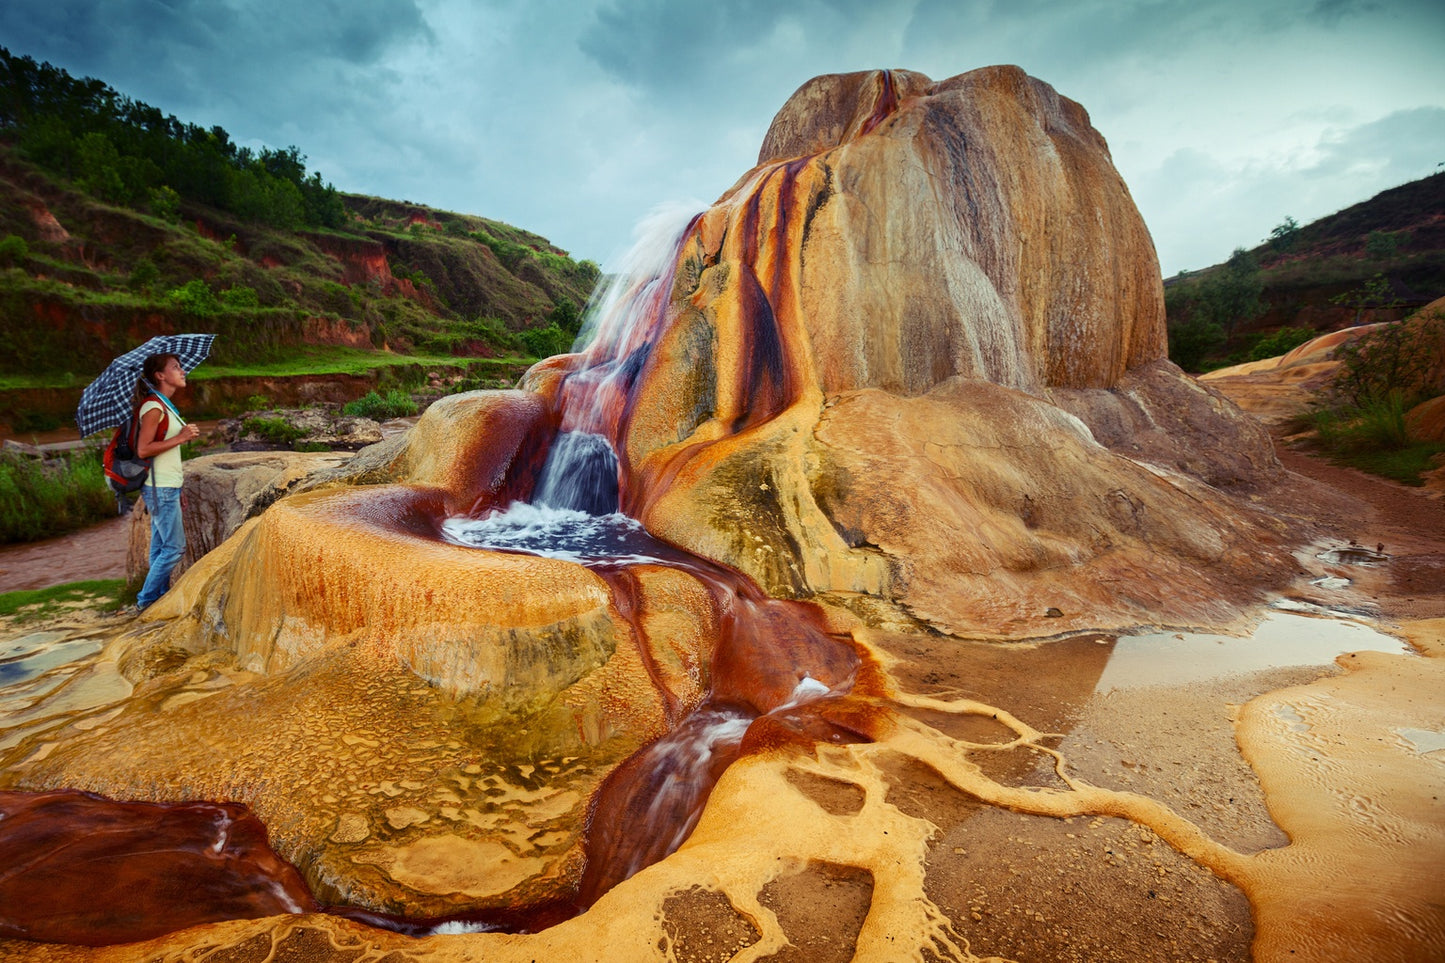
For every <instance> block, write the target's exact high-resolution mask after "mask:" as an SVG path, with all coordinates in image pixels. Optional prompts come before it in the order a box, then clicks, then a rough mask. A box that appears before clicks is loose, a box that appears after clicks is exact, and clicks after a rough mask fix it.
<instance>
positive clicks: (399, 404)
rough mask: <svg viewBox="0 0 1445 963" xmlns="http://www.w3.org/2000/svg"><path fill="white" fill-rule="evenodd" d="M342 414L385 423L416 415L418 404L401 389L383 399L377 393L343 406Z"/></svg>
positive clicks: (391, 392) (394, 390)
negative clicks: (389, 420)
mask: <svg viewBox="0 0 1445 963" xmlns="http://www.w3.org/2000/svg"><path fill="white" fill-rule="evenodd" d="M341 411H342V413H344V414H348V415H351V416H352V417H354V418H371V419H373V420H375V421H385V420H386V419H388V418H405V417H406V416H408V415H414V414H416V402H415V401H413V400H412V397H411V395H409V394H407V393H406V392H405V391H402V390H400V389H392V390H391V391H388V392H387V393H386V395H385V397H383V396H382V395H380V394H378V393H377V392H375V391H371V392H368V393H367V394H366V395H365V396H364V397H361V398H358V399H356V400H355V401H352V402H348V403H347V404H346V405H344V406H342V409H341Z"/></svg>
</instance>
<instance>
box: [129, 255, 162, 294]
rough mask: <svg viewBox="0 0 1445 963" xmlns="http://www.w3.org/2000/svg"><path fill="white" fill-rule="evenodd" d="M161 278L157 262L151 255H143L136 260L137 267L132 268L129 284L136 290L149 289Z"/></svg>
mask: <svg viewBox="0 0 1445 963" xmlns="http://www.w3.org/2000/svg"><path fill="white" fill-rule="evenodd" d="M160 279H161V271H160V268H158V267H156V262H155V261H153V260H151V259H150V258H149V257H143V258H141V259H140V260H139V261H137V262H135V267H133V268H131V270H130V281H129V282H128V283H127V286H128V287H129V288H130V289H131V290H132V291H135V292H138V293H139V292H142V291H149V290H150V289H151V286H152V285H154V284H155V283H156V282H157V281H159V280H160Z"/></svg>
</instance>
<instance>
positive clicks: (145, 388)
mask: <svg viewBox="0 0 1445 963" xmlns="http://www.w3.org/2000/svg"><path fill="white" fill-rule="evenodd" d="M172 358H175V360H177V361H179V360H181V359H180V358H178V357H176V355H173V354H153V355H150V356H149V357H148V358H146V359H145V361H144V362H143V363H142V364H141V366H140V377H139V378H138V379H136V383H135V397H134V398H132V399H131V403H130V410H131V414H133V415H135V414H139V413H140V406H141V405H143V404H145V400H146V399H147V398H149V397H150V396H151V395H153V394H155V393H156V387H155V386H156V375H158V374H160V373H161V369H162V368H164V367H165V366H166V365H168V364H170V363H171V359H172Z"/></svg>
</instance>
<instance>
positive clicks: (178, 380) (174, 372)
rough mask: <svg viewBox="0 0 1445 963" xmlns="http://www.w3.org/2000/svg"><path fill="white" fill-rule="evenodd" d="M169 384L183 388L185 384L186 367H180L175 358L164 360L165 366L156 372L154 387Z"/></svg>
mask: <svg viewBox="0 0 1445 963" xmlns="http://www.w3.org/2000/svg"><path fill="white" fill-rule="evenodd" d="M162 385H169V386H170V387H172V388H184V387H185V386H186V369H185V368H182V367H181V363H180V361H178V360H177V359H175V358H172V359H170V360H169V361H167V362H166V366H165V367H164V368H162V369H161V370H160V371H158V372H156V387H157V388H159V387H161V386H162Z"/></svg>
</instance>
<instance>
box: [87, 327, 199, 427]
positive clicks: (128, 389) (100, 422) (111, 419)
mask: <svg viewBox="0 0 1445 963" xmlns="http://www.w3.org/2000/svg"><path fill="white" fill-rule="evenodd" d="M214 340H216V336H215V335H214V334H162V335H157V336H156V337H154V338H151V339H150V340H149V341H147V342H146V343H145V344H143V345H141V346H140V347H139V348H136V349H134V350H132V351H127V352H126V353H125V354H123V355H121V356H120V357H119V358H116V359H115V360H114V361H112V362H111V363H110V366H109V367H107V368H106V369H105V370H104V371H102V372H101V373H100V377H99V378H96V379H95V380H94V381H92V382H91V383H90V385H89V386H88V387H87V388H86V389H85V392H84V393H83V394H81V396H80V407H79V408H77V409H75V421H76V424H78V425H80V433H81V435H93V434H95V433H96V432H97V431H104V430H105V429H107V428H114V427H115V426H116V425H119V424H121V423H122V422H124V421H125V420H126V419H127V418H129V417H130V412H131V400H132V399H133V398H134V397H135V386H136V382H137V381H139V380H140V375H141V365H143V364H145V360H146V358H149V357H150V356H151V355H153V354H173V355H175V356H176V357H177V358H179V359H180V360H181V367H182V368H184V369H186V371H187V372H190V371H191V370H193V369H194V368H195V367H196V366H197V365H199V364H200V363H201V362H202V361H205V360H206V355H208V354H210V352H211V342H212V341H214Z"/></svg>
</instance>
